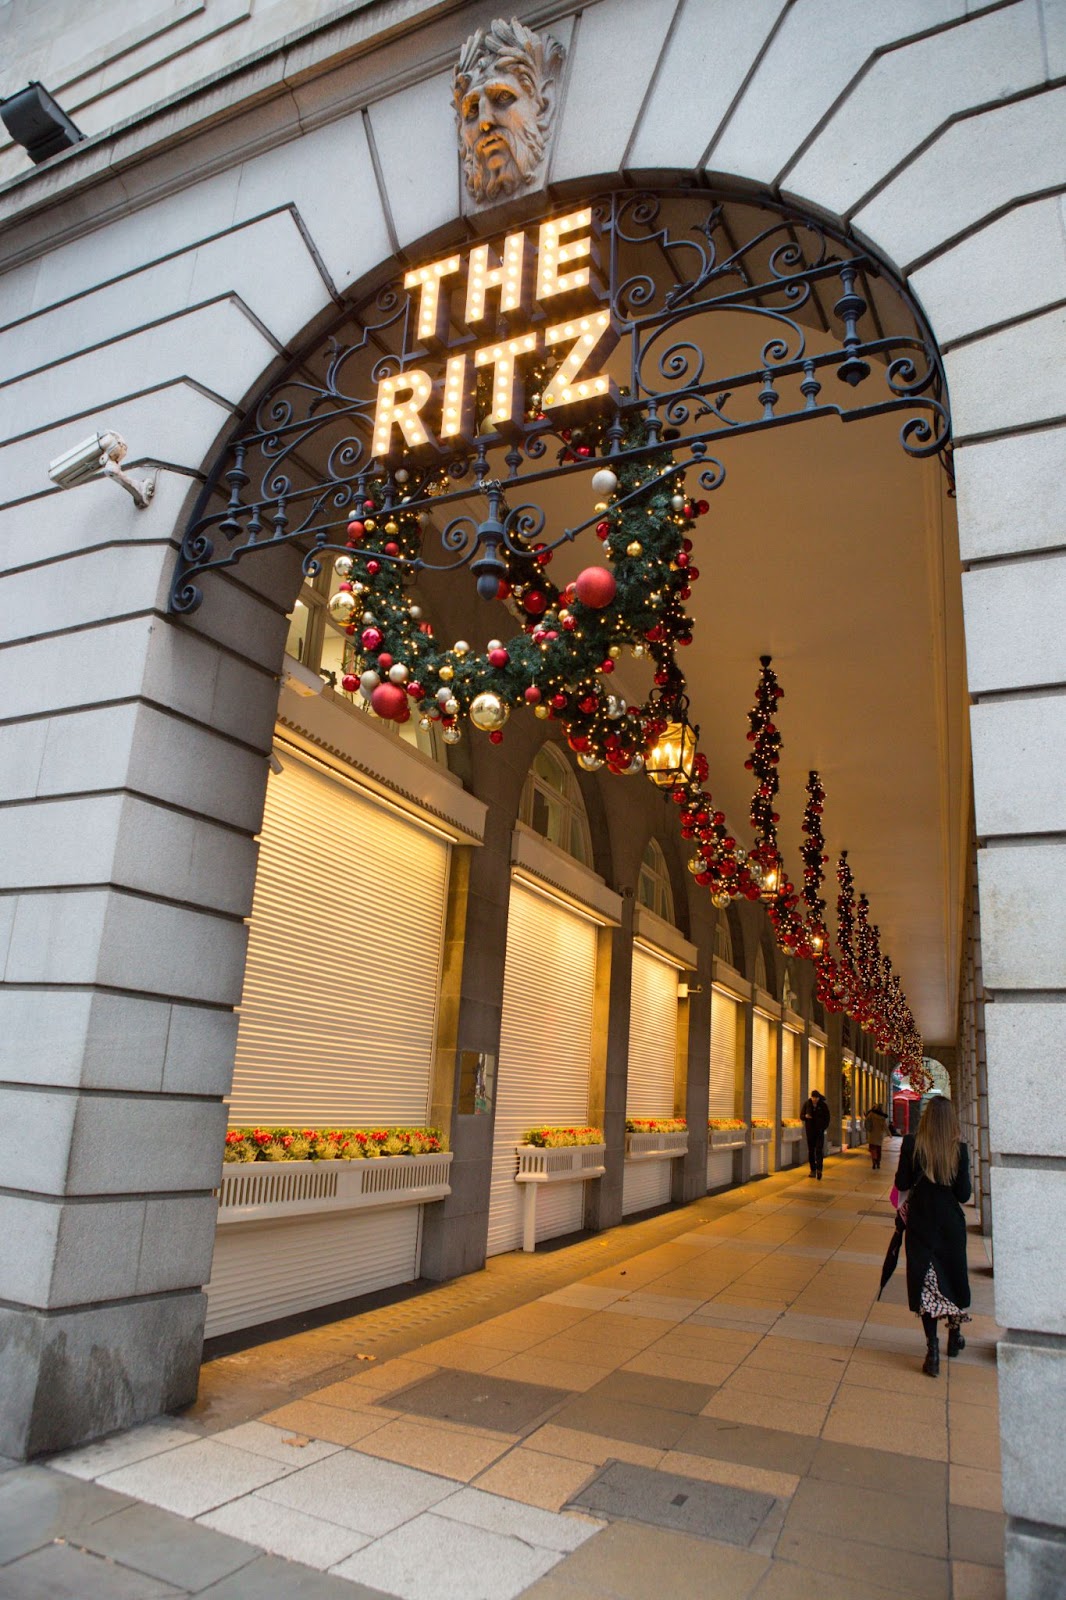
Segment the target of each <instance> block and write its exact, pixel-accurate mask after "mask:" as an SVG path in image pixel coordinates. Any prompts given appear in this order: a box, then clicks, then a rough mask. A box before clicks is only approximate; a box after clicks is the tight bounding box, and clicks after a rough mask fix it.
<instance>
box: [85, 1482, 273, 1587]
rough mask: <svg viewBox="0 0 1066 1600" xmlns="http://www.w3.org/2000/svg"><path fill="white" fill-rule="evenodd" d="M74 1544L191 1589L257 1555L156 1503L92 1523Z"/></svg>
mask: <svg viewBox="0 0 1066 1600" xmlns="http://www.w3.org/2000/svg"><path fill="white" fill-rule="evenodd" d="M77 1542H78V1544H79V1545H80V1546H81V1547H82V1548H83V1549H85V1550H90V1551H92V1552H93V1553H95V1554H96V1555H98V1556H106V1557H107V1558H108V1560H110V1561H117V1562H119V1563H121V1564H122V1565H123V1566H126V1567H132V1568H134V1569H135V1571H137V1572H142V1573H146V1574H147V1575H148V1576H149V1577H152V1578H158V1579H160V1581H161V1582H163V1583H171V1584H174V1585H175V1586H176V1587H177V1588H178V1589H181V1590H183V1591H184V1590H185V1589H191V1590H193V1591H194V1592H196V1591H197V1590H200V1589H206V1588H207V1587H208V1585H209V1584H212V1583H217V1582H218V1580H219V1579H220V1578H224V1577H226V1575H227V1574H228V1573H230V1572H237V1571H239V1570H240V1568H241V1567H246V1566H247V1565H248V1564H249V1562H251V1561H254V1560H255V1559H256V1557H257V1556H258V1555H259V1554H260V1550H259V1549H258V1548H256V1546H258V1545H259V1543H260V1541H258V1540H253V1541H252V1543H251V1544H248V1543H246V1542H245V1541H244V1538H243V1537H240V1538H235V1539H233V1538H227V1537H226V1536H225V1534H224V1533H212V1532H210V1531H209V1530H208V1529H206V1528H199V1527H197V1526H196V1524H195V1523H191V1522H188V1521H186V1519H185V1518H184V1517H178V1516H175V1515H174V1513H173V1512H171V1511H162V1510H160V1508H159V1507H158V1506H149V1505H143V1504H140V1503H135V1504H133V1505H128V1506H126V1507H125V1508H124V1509H123V1510H121V1511H116V1512H115V1513H114V1514H113V1515H112V1516H109V1517H105V1518H104V1519H103V1521H101V1522H95V1523H93V1525H92V1526H91V1527H89V1528H85V1529H83V1530H82V1532H81V1533H80V1534H79V1535H78V1540H77Z"/></svg>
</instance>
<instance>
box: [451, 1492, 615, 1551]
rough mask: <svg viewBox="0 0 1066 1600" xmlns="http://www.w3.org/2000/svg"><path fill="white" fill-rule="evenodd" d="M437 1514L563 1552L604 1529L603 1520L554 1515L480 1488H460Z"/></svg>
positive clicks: (576, 1546) (577, 1545) (546, 1548)
mask: <svg viewBox="0 0 1066 1600" xmlns="http://www.w3.org/2000/svg"><path fill="white" fill-rule="evenodd" d="M434 1515H436V1516H440V1517H449V1518H451V1520H452V1521H454V1522H466V1523H469V1524H470V1526H471V1527H474V1528H484V1529H485V1530H486V1532H488V1533H504V1534H509V1535H511V1536H513V1537H514V1538H517V1539H525V1540H526V1542H527V1543H528V1544H536V1545H540V1546H541V1547H542V1548H543V1549H545V1550H558V1551H559V1552H560V1554H564V1553H568V1552H569V1551H571V1550H577V1549H578V1548H579V1547H580V1546H581V1545H583V1544H584V1543H585V1540H586V1539H591V1538H592V1536H593V1534H596V1533H599V1532H600V1531H601V1529H602V1528H603V1526H604V1524H603V1523H602V1522H598V1521H596V1520H595V1519H594V1518H591V1517H585V1516H553V1515H552V1514H551V1513H550V1512H547V1511H539V1510H537V1509H536V1507H534V1506H522V1505H517V1504H516V1503H515V1502H514V1501H513V1500H506V1499H501V1497H500V1496H499V1495H496V1494H486V1493H484V1491H483V1490H481V1489H460V1490H459V1492H458V1494H453V1495H449V1497H448V1499H447V1500H442V1501H441V1502H440V1503H439V1504H438V1505H437V1507H436V1508H435V1512H434Z"/></svg>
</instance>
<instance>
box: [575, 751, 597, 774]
mask: <svg viewBox="0 0 1066 1600" xmlns="http://www.w3.org/2000/svg"><path fill="white" fill-rule="evenodd" d="M577 764H578V766H579V767H581V768H582V769H583V771H585V772H599V770H600V768H601V767H602V766H603V762H602V761H601V760H600V758H599V756H594V755H592V753H591V752H590V751H588V750H582V752H581V754H580V755H579V756H578V758H577Z"/></svg>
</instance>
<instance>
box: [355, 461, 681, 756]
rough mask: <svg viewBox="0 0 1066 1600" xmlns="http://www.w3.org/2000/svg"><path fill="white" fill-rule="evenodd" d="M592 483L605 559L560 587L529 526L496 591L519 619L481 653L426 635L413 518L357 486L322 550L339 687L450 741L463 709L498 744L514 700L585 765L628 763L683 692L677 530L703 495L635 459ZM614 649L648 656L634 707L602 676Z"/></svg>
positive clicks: (418, 535)
mask: <svg viewBox="0 0 1066 1600" xmlns="http://www.w3.org/2000/svg"><path fill="white" fill-rule="evenodd" d="M585 448H587V447H585ZM593 489H594V492H597V493H599V494H601V495H602V496H603V497H604V498H603V499H602V500H601V502H600V504H599V506H598V507H597V509H598V510H599V511H600V512H601V516H600V520H599V521H598V523H597V525H596V533H597V536H598V537H599V538H600V539H601V541H602V542H603V552H604V556H605V557H606V558H607V560H608V562H609V563H610V565H609V566H593V567H588V568H586V569H585V570H584V571H583V572H582V573H581V574H580V575H579V576H578V578H577V580H576V581H575V582H574V583H572V584H568V585H567V586H566V588H565V590H563V591H560V590H559V589H558V588H557V587H556V585H555V584H554V583H553V582H552V581H551V579H550V578H549V577H548V574H547V571H546V568H547V567H548V565H549V563H550V561H551V558H552V552H551V551H550V550H548V549H546V548H545V547H544V546H543V545H542V544H538V543H537V542H536V540H535V539H532V538H531V539H529V540H527V541H526V548H525V549H522V550H521V551H520V553H515V552H514V551H512V550H510V549H508V548H507V546H506V545H504V546H502V547H501V549H500V555H501V558H502V561H503V564H504V569H505V572H504V577H503V578H501V579H500V581H499V586H498V596H499V598H500V599H501V600H503V601H504V602H505V603H507V605H508V606H509V608H510V610H511V612H512V614H513V615H514V616H515V617H516V619H517V620H518V621H519V622H520V624H521V628H522V632H521V633H519V634H517V635H516V636H515V637H514V638H513V639H510V640H509V641H507V643H504V642H503V641H502V640H499V639H492V640H490V641H489V644H488V647H487V649H486V650H485V651H484V652H479V651H476V650H472V649H471V648H470V646H469V644H467V643H466V641H465V640H457V641H456V643H455V644H453V645H452V646H450V647H443V646H441V645H440V644H439V643H438V642H437V640H436V639H435V638H434V635H433V629H432V627H431V625H430V624H429V623H427V622H425V621H423V619H422V615H421V611H420V609H419V607H418V606H416V605H412V604H411V602H410V597H409V594H408V591H407V588H406V584H405V572H406V571H408V570H410V567H411V564H412V563H413V562H415V561H417V559H418V556H419V553H420V551H421V546H422V537H423V530H422V525H421V522H420V520H419V518H418V517H417V516H416V515H415V514H413V513H412V512H409V511H405V510H404V505H403V499H402V498H401V499H400V500H399V501H398V502H397V503H395V504H392V503H390V502H389V500H388V499H387V498H386V497H385V496H384V494H383V492H381V491H378V492H377V493H376V494H375V495H374V497H373V498H367V499H366V500H365V501H364V504H363V507H362V515H361V516H359V517H356V518H353V519H352V521H351V522H349V524H348V529H347V543H348V549H349V550H350V552H351V554H349V555H342V556H339V557H338V558H337V559H336V561H335V563H334V565H335V569H336V570H337V572H338V573H339V574H340V576H341V578H342V583H341V587H340V589H339V591H338V593H337V594H336V595H334V597H333V599H332V600H331V601H330V610H331V612H332V613H333V615H334V617H335V618H336V619H337V620H339V621H340V622H341V623H342V624H343V626H344V627H345V631H346V632H347V634H348V635H349V638H350V639H351V644H350V647H349V650H348V652H347V653H346V660H345V669H346V670H345V674H344V676H343V678H342V687H343V688H344V689H345V690H346V691H348V692H356V691H359V692H361V693H362V694H363V696H364V697H365V698H366V699H367V700H368V701H369V703H370V705H371V707H372V708H373V710H374V711H375V712H376V713H377V715H378V716H380V717H383V718H386V719H388V720H392V721H397V722H404V721H407V720H408V718H409V717H410V716H411V714H412V711H414V712H416V713H417V714H418V715H419V717H420V719H421V721H422V723H423V724H424V725H425V726H427V727H428V726H429V725H430V724H431V723H433V722H439V723H440V724H441V726H442V732H443V737H444V739H445V741H446V742H447V743H449V744H455V743H457V742H458V740H459V739H460V738H461V736H462V734H461V724H462V721H463V719H467V720H469V722H470V723H471V724H472V725H473V726H474V727H475V728H479V729H481V730H482V731H484V732H485V733H487V734H488V736H489V738H490V739H491V740H492V741H493V743H497V744H498V743H500V741H501V740H502V738H503V730H504V727H505V726H506V723H507V721H508V719H509V717H510V714H511V712H512V710H514V709H515V708H517V707H519V706H522V705H526V706H528V707H530V708H532V710H533V713H534V715H536V716H538V717H541V718H552V719H554V720H557V721H558V722H560V723H561V724H562V726H563V728H564V731H565V733H566V736H567V739H568V742H569V744H570V747H571V748H572V749H573V750H574V751H575V752H576V753H577V755H578V759H579V761H580V763H581V765H582V766H583V767H584V768H585V769H586V770H587V771H595V770H597V769H598V768H599V767H601V766H604V765H607V766H608V767H609V768H610V769H611V770H612V771H615V772H624V773H633V772H639V771H640V770H641V769H642V768H643V765H644V756H645V753H646V752H647V750H648V749H649V748H650V747H651V746H652V745H653V744H654V743H655V741H656V739H657V738H658V737H659V735H660V734H661V733H662V731H663V730H664V729H665V727H666V726H667V723H668V722H669V721H670V717H671V713H672V710H673V707H674V705H675V703H676V700H677V697H678V695H679V694H680V693H681V692H682V691H683V687H684V679H683V677H682V674H681V673H680V671H679V669H678V667H677V664H676V660H675V650H676V648H677V647H678V646H683V645H687V644H690V643H691V642H692V632H691V628H692V622H691V618H690V617H689V616H688V615H687V614H686V612H685V610H684V605H685V601H687V600H688V598H689V596H690V594H691V585H692V583H693V582H694V581H695V580H696V579H697V578H698V577H699V571H698V569H697V568H696V567H694V566H692V565H691V563H690V559H689V558H690V554H691V550H692V541H691V539H690V538H689V537H688V533H689V532H690V530H691V529H692V527H693V523H694V519H695V518H696V517H697V516H700V515H702V514H704V513H705V512H706V511H707V509H708V506H707V502H706V501H699V502H698V503H696V504H693V503H692V502H691V501H689V500H688V499H687V498H686V497H685V495H684V493H683V485H682V482H681V479H680V476H679V475H678V474H676V473H673V472H672V471H670V470H669V468H668V469H667V471H666V472H665V473H664V472H663V471H662V470H661V469H655V468H651V467H649V466H648V465H646V464H645V463H644V462H642V461H632V460H630V461H622V460H619V462H618V471H617V472H615V471H614V470H613V468H612V467H609V466H604V467H601V468H600V470H599V471H598V472H597V473H596V475H595V476H594V478H593ZM625 649H629V650H630V651H631V652H632V654H633V655H635V656H641V655H644V654H649V655H650V656H651V657H652V660H653V663H654V669H655V689H654V691H653V693H652V695H651V696H650V697H649V700H648V701H647V703H646V704H644V705H643V706H641V707H638V708H636V709H630V708H629V707H628V706H627V705H626V703H625V701H624V700H623V699H622V698H621V697H620V696H618V695H615V694H613V693H612V692H611V688H610V683H609V679H610V675H611V674H612V673H613V671H614V667H615V662H616V660H617V659H618V657H619V656H620V655H621V654H622V652H623V650H625Z"/></svg>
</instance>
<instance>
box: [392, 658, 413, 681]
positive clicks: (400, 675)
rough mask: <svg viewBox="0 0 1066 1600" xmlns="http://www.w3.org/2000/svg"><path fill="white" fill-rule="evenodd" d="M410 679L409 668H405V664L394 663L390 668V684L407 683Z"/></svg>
mask: <svg viewBox="0 0 1066 1600" xmlns="http://www.w3.org/2000/svg"><path fill="white" fill-rule="evenodd" d="M409 677H410V673H409V672H408V670H407V668H406V667H405V666H404V664H403V662H402V661H394V662H393V664H392V666H391V667H390V668H389V682H390V683H406V682H407V680H408V678H409Z"/></svg>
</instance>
